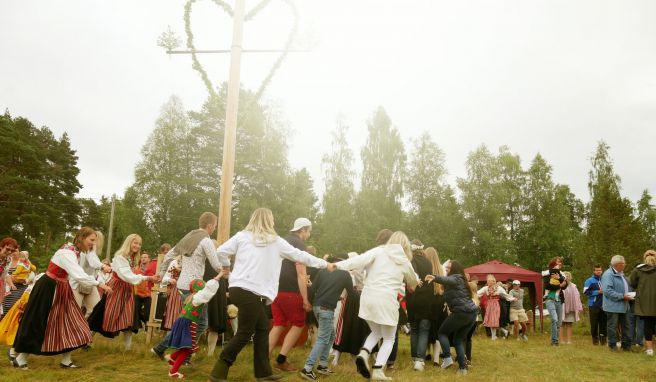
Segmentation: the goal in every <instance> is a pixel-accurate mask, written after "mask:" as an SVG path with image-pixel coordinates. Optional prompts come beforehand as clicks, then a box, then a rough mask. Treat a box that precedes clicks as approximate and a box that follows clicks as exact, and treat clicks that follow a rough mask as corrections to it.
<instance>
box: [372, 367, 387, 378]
mask: <svg viewBox="0 0 656 382" xmlns="http://www.w3.org/2000/svg"><path fill="white" fill-rule="evenodd" d="M371 380H372V381H391V380H392V378H390V377H388V376H386V375H385V373H384V372H383V368H382V367H381V366H374V369H373V372H372V374H371Z"/></svg>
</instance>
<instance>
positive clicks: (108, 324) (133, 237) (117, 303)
mask: <svg viewBox="0 0 656 382" xmlns="http://www.w3.org/2000/svg"><path fill="white" fill-rule="evenodd" d="M140 251H141V236H139V235H137V234H136V233H133V234H130V235H128V237H126V238H125V241H123V245H121V248H119V250H118V251H116V253H114V258H113V259H112V266H111V267H112V271H113V275H112V279H111V280H109V282H108V284H107V285H109V286H110V287H111V288H112V289H113V290H114V292H113V293H111V294H108V295H104V296H103V297H102V299H101V300H100V302H99V303H98V304H96V307H95V308H94V309H93V312H92V313H91V315H90V316H89V319H88V321H89V325H90V327H91V330H93V331H94V332H98V333H100V334H102V335H103V336H105V337H108V338H114V337H116V336H117V335H118V334H119V333H120V332H123V344H124V348H125V350H126V351H127V350H130V349H131V348H132V325H133V323H134V309H135V307H134V286H135V285H138V284H140V283H142V282H143V281H152V282H158V281H159V276H157V275H155V276H144V275H138V274H135V273H134V272H133V268H134V267H135V266H136V265H137V264H138V262H139V257H140V253H141V252H140Z"/></svg>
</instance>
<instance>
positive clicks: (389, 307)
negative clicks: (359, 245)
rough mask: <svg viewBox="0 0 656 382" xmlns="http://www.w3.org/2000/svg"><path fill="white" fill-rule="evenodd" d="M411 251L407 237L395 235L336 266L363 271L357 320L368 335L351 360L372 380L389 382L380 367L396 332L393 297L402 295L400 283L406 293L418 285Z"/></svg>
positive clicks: (394, 299) (391, 345)
mask: <svg viewBox="0 0 656 382" xmlns="http://www.w3.org/2000/svg"><path fill="white" fill-rule="evenodd" d="M410 259H412V249H411V246H410V241H409V240H408V237H407V236H406V235H405V234H404V233H403V232H401V231H397V232H395V233H394V234H392V236H391V237H390V239H389V240H388V241H387V244H386V245H381V246H379V247H376V248H373V249H371V250H369V251H367V252H365V253H363V254H362V255H360V256H358V257H354V258H352V259H349V260H345V261H341V262H339V263H337V264H336V265H337V268H338V269H343V270H346V271H348V270H352V269H360V268H364V269H365V271H366V273H367V278H366V279H365V281H364V288H363V290H362V295H361V297H360V312H359V316H360V318H362V319H364V320H366V321H367V324H368V325H369V328H370V329H371V333H370V334H369V336H368V337H367V339H366V341H365V342H364V345H363V346H362V349H361V350H360V353H359V354H358V356H357V357H356V359H355V363H356V366H357V368H358V372H359V373H360V374H361V375H362V376H363V377H365V378H371V379H372V380H377V381H381V380H389V379H391V378H389V377H387V376H385V373H384V372H383V366H385V364H386V363H387V359H388V358H389V356H390V353H391V352H392V348H393V347H394V338H395V336H396V328H397V325H398V322H399V302H398V300H397V296H398V294H399V293H401V291H403V287H404V283H405V286H407V288H408V289H409V290H413V289H414V287H415V286H417V285H418V284H419V279H418V278H417V275H416V274H415V271H414V269H413V268H412V264H411V263H410ZM381 338H382V340H383V344H382V345H381V346H380V348H379V349H378V355H377V356H376V361H375V363H374V366H373V369H370V368H369V355H370V354H371V350H372V349H373V348H374V346H376V344H377V343H378V341H380V340H381Z"/></svg>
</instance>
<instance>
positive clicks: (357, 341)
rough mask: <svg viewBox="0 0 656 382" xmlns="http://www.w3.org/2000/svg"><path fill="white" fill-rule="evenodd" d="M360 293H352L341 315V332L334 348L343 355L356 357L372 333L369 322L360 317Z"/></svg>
mask: <svg viewBox="0 0 656 382" xmlns="http://www.w3.org/2000/svg"><path fill="white" fill-rule="evenodd" d="M359 312H360V293H357V292H354V293H351V294H350V295H349V296H348V297H347V298H346V304H345V306H343V307H342V311H341V313H340V321H341V330H340V333H338V334H337V335H338V337H339V338H338V339H337V340H336V341H335V344H333V348H334V349H335V350H337V351H339V352H342V353H351V354H353V355H356V354H358V353H359V352H360V348H362V345H363V344H364V341H365V340H366V339H367V336H368V335H369V333H370V332H371V329H369V325H367V322H366V321H365V320H363V319H361V318H360V317H358V313H359Z"/></svg>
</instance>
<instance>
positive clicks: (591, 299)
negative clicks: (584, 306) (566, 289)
mask: <svg viewBox="0 0 656 382" xmlns="http://www.w3.org/2000/svg"><path fill="white" fill-rule="evenodd" d="M600 288H601V276H600V277H597V276H595V275H592V277H590V278H589V279H587V280H585V284H583V293H585V295H586V296H588V306H589V307H595V308H601V304H602V302H603V294H602V296H599V289H600Z"/></svg>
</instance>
